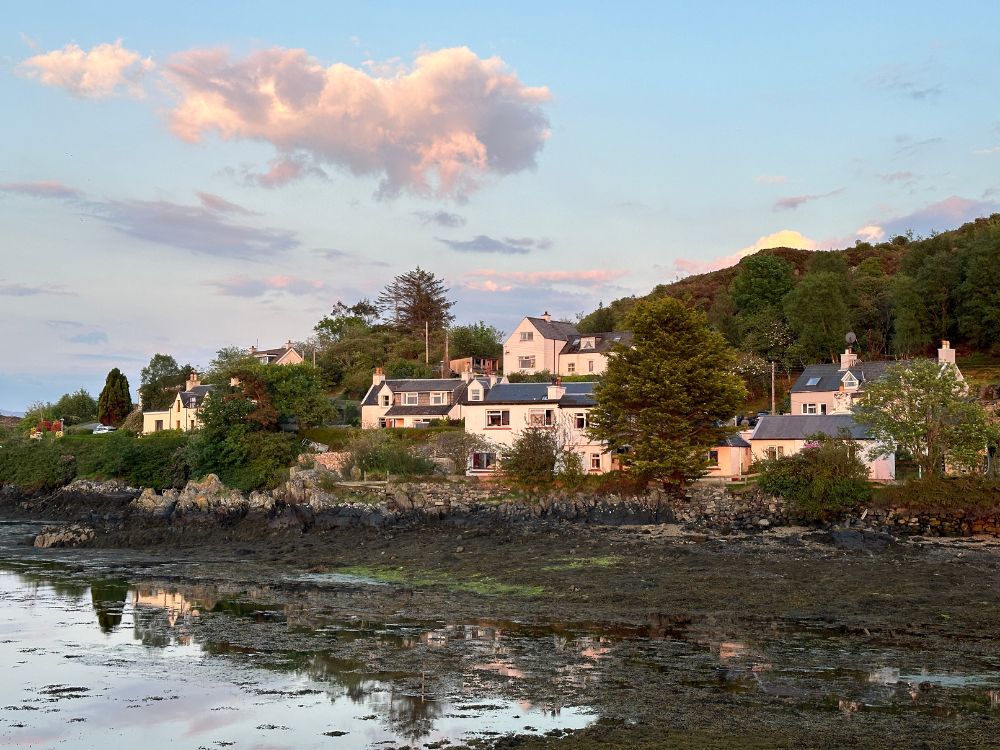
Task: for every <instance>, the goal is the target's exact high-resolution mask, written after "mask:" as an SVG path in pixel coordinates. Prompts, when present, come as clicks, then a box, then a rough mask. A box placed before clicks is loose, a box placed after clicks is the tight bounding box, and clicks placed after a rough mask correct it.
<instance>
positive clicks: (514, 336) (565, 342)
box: [503, 312, 632, 375]
mask: <svg viewBox="0 0 1000 750" xmlns="http://www.w3.org/2000/svg"><path fill="white" fill-rule="evenodd" d="M631 340H632V334H631V332H629V331H608V332H605V333H580V332H579V331H577V329H576V326H575V325H573V324H572V323H569V322H567V321H565V320H552V316H551V315H549V314H548V313H547V312H546V313H544V314H543V315H542V316H541V317H538V318H532V317H528V318H525V319H524V320H522V321H521V322H520V323H518V325H517V327H516V328H515V329H514V331H513V332H512V333H511V335H510V336H508V337H507V340H506V341H505V342H504V346H503V371H504V373H505V374H507V375H509V374H510V373H513V372H523V373H525V374H528V375H534V374H536V373H539V372H542V371H547V372H550V373H552V374H553V375H600V374H601V373H603V372H604V371H605V370H606V369H607V366H608V355H609V354H610V352H611V350H612V349H613V347H614V346H615V345H616V344H626V345H628V344H629V342H631Z"/></svg>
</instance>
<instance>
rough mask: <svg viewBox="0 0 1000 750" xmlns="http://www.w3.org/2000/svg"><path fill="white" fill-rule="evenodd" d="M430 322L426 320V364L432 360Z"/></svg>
mask: <svg viewBox="0 0 1000 750" xmlns="http://www.w3.org/2000/svg"><path fill="white" fill-rule="evenodd" d="M430 330H431V327H430V324H429V323H428V322H427V321H426V320H425V321H424V364H425V365H429V364H430V362H431V339H430V336H431V334H430Z"/></svg>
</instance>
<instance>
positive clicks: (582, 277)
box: [465, 268, 628, 292]
mask: <svg viewBox="0 0 1000 750" xmlns="http://www.w3.org/2000/svg"><path fill="white" fill-rule="evenodd" d="M627 273H628V271H626V270H622V269H614V270H612V269H605V268H600V269H593V270H588V271H494V270H492V269H487V268H481V269H476V270H474V271H469V272H468V273H466V274H465V276H466V281H465V286H466V287H467V288H469V289H476V290H479V291H484V292H509V291H511V290H512V289H514V287H515V286H529V287H537V286H547V285H552V284H564V285H570V286H582V287H599V286H604V285H606V284H609V283H611V282H612V281H614V280H615V279H618V278H621V277H622V276H624V275H626V274H627Z"/></svg>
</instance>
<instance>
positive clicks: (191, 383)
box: [184, 370, 201, 391]
mask: <svg viewBox="0 0 1000 750" xmlns="http://www.w3.org/2000/svg"><path fill="white" fill-rule="evenodd" d="M196 385H201V380H199V379H198V373H196V372H195V371H194V370H191V374H190V375H188V378H187V382H185V383H184V390H185V391H190V390H191V389H192V388H194V387H195V386H196Z"/></svg>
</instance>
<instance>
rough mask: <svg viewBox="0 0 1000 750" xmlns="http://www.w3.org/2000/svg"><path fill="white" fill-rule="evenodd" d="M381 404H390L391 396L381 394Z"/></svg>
mask: <svg viewBox="0 0 1000 750" xmlns="http://www.w3.org/2000/svg"><path fill="white" fill-rule="evenodd" d="M382 406H392V396H391V395H389V394H388V393H383V394H382Z"/></svg>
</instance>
